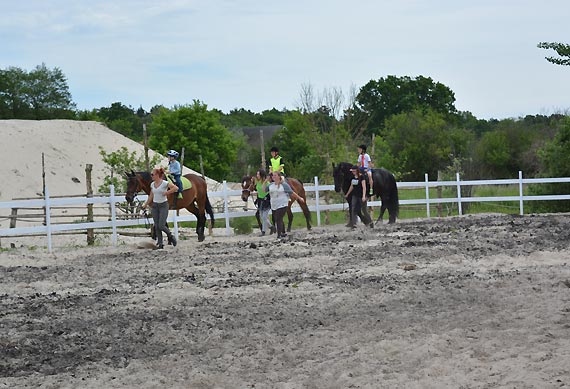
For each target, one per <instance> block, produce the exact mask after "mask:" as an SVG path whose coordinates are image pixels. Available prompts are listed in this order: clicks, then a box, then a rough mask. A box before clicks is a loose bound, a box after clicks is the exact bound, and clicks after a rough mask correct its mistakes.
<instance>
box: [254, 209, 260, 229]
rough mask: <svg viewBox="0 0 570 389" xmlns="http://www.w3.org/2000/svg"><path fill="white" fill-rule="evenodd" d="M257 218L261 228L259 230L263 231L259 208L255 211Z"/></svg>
mask: <svg viewBox="0 0 570 389" xmlns="http://www.w3.org/2000/svg"><path fill="white" fill-rule="evenodd" d="M255 218H256V219H257V225H258V226H259V230H261V218H260V217H259V208H257V211H255Z"/></svg>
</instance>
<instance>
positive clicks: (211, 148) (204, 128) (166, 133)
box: [149, 100, 241, 181]
mask: <svg viewBox="0 0 570 389" xmlns="http://www.w3.org/2000/svg"><path fill="white" fill-rule="evenodd" d="M149 133H150V136H149V147H151V148H152V149H154V150H156V151H158V152H160V153H163V154H165V153H166V152H167V151H168V150H169V149H176V150H178V151H180V150H181V149H182V148H183V147H184V150H185V159H184V164H185V165H186V166H188V167H190V168H191V169H193V170H195V171H200V159H199V157H198V156H199V155H202V160H203V164H204V171H205V174H206V175H207V176H209V177H211V178H213V179H215V180H219V181H221V180H227V179H229V178H234V177H229V174H230V173H231V165H232V164H233V163H234V162H235V160H236V155H237V153H236V145H237V140H235V139H234V138H233V136H232V134H231V132H230V131H229V130H228V129H227V128H225V127H224V126H223V125H222V124H221V123H220V118H219V115H218V113H217V112H215V111H209V110H208V107H207V105H206V104H203V103H201V102H200V101H198V100H194V102H193V103H192V104H190V105H185V106H180V107H175V108H174V109H172V110H170V109H166V108H164V107H163V108H160V109H158V110H157V111H156V112H155V113H154V114H153V115H152V123H150V125H149ZM240 178H241V177H239V178H238V179H240Z"/></svg>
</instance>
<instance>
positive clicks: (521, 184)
mask: <svg viewBox="0 0 570 389" xmlns="http://www.w3.org/2000/svg"><path fill="white" fill-rule="evenodd" d="M519 196H520V215H521V216H522V215H524V209H523V175H522V170H519Z"/></svg>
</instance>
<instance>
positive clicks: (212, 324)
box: [0, 214, 570, 388]
mask: <svg viewBox="0 0 570 389" xmlns="http://www.w3.org/2000/svg"><path fill="white" fill-rule="evenodd" d="M0 265H1V266H0V274H1V278H0V279H1V282H0V388H25V387H28V388H31V387H42V388H60V387H65V388H78V387H81V388H117V387H129V388H132V387H136V388H159V387H160V388H163V387H168V388H447V387H448V388H499V387H500V388H560V387H569V386H570V215H567V214H564V215H540V216H535V215H532V216H524V217H519V216H505V215H485V216H465V217H455V218H446V219H431V220H422V221H400V222H398V223H397V224H396V225H383V226H380V227H379V228H376V229H374V230H368V229H364V228H359V229H357V230H356V231H350V230H348V229H346V228H344V227H341V226H326V227H321V228H314V229H313V231H311V232H307V231H306V230H295V231H294V232H293V233H292V234H291V236H290V239H289V240H288V241H285V242H277V241H276V239H275V237H274V236H266V237H257V236H254V235H251V236H237V237H231V238H225V237H220V238H213V237H208V238H207V239H206V241H205V242H203V243H198V242H196V240H195V238H194V237H192V238H191V239H189V240H186V241H182V242H180V244H179V245H178V246H177V247H175V248H173V247H168V248H167V249H165V250H156V251H153V250H143V249H135V248H134V246H132V245H121V246H119V247H107V248H105V247H97V248H89V249H81V250H76V249H73V248H69V249H67V250H59V251H58V252H56V253H55V254H44V253H41V252H34V251H30V250H24V249H19V250H10V251H6V252H3V253H0Z"/></svg>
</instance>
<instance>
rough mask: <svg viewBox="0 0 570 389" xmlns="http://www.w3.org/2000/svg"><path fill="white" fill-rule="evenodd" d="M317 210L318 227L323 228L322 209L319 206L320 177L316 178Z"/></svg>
mask: <svg viewBox="0 0 570 389" xmlns="http://www.w3.org/2000/svg"><path fill="white" fill-rule="evenodd" d="M315 202H316V206H315V210H316V211H317V226H318V227H320V226H321V207H320V206H319V177H317V176H315Z"/></svg>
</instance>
